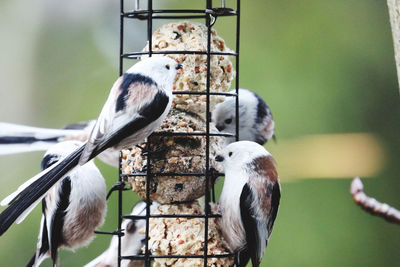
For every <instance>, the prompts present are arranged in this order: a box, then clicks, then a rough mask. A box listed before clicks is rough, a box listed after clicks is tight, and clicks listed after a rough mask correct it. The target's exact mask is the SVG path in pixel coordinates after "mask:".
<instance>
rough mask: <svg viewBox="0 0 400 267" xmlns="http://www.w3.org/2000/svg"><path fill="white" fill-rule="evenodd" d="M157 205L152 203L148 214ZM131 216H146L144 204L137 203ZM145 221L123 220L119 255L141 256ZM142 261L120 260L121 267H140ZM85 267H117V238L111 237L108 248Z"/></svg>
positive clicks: (141, 202)
mask: <svg viewBox="0 0 400 267" xmlns="http://www.w3.org/2000/svg"><path fill="white" fill-rule="evenodd" d="M158 206H159V204H157V203H155V202H153V203H152V204H151V206H150V213H151V212H152V211H154V210H155V209H156V208H157V207H158ZM131 215H138V216H144V215H146V202H144V201H139V202H138V203H137V204H136V205H135V206H134V207H133V209H132V212H131ZM145 226H146V220H145V219H135V220H131V219H124V220H123V221H122V224H121V229H124V235H123V236H122V237H121V255H123V256H131V255H141V254H142V247H143V246H144V244H145ZM142 266H144V260H122V261H121V267H142ZM85 267H118V237H117V236H113V238H112V239H111V243H110V246H109V248H108V249H107V250H106V251H104V252H103V253H102V254H101V255H100V256H98V257H97V258H95V259H94V260H92V261H91V262H89V263H88V264H86V265H85Z"/></svg>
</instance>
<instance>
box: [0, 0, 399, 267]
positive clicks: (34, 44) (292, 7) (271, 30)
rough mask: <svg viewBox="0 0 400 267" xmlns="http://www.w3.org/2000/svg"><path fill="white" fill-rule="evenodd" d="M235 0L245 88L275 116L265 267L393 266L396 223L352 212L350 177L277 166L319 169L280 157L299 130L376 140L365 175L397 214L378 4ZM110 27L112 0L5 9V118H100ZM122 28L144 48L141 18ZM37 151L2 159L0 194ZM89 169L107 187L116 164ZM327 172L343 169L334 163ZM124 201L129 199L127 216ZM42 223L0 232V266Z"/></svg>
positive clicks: (388, 44) (67, 255)
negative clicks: (373, 163)
mask: <svg viewBox="0 0 400 267" xmlns="http://www.w3.org/2000/svg"><path fill="white" fill-rule="evenodd" d="M133 2H134V1H131V2H130V4H128V7H129V6H132V5H133V4H132V3H133ZM160 2H162V5H161V4H160ZM203 2H205V1H183V0H180V1H178V0H176V1H170V0H169V1H154V7H155V8H161V7H163V8H164V7H170V8H174V7H175V8H176V7H190V8H203V7H204V5H205V4H204V3H203ZM214 2H215V4H216V5H217V4H219V1H214ZM227 2H228V4H232V2H231V1H227ZM242 2H243V3H242V13H241V14H242V16H241V47H240V86H242V87H247V88H251V89H253V90H255V91H256V92H258V93H259V94H260V95H261V96H262V97H263V98H264V99H266V100H267V102H268V104H269V105H270V107H271V109H272V110H273V114H274V118H275V121H276V134H277V137H278V142H277V143H269V144H268V145H267V148H268V149H269V150H271V151H272V152H273V154H274V155H276V158H277V161H278V168H279V172H280V173H284V174H285V175H283V176H281V180H282V200H281V207H280V211H279V215H278V218H277V221H276V223H275V228H274V233H273V235H272V238H271V242H270V244H269V246H268V248H267V251H266V254H265V256H264V260H263V266H398V265H399V262H400V253H398V251H399V247H400V227H399V226H397V225H393V224H389V223H387V222H385V221H384V220H382V219H380V218H377V217H373V216H370V215H369V214H367V213H365V212H364V211H362V210H361V209H360V208H358V207H357V206H355V205H354V204H353V202H352V198H351V196H350V194H349V185H350V180H349V179H335V173H336V172H332V175H322V174H321V177H320V178H318V177H313V178H314V179H307V178H310V177H311V175H310V177H307V175H297V174H296V172H297V171H288V170H291V164H287V162H286V163H285V159H287V158H288V157H291V156H293V155H295V159H294V161H293V162H296V160H297V158H298V160H299V161H301V162H306V163H307V165H308V168H311V169H312V168H313V167H316V164H317V163H315V162H313V161H312V160H310V159H309V158H308V157H306V155H303V154H302V153H301V151H300V152H299V151H297V152H296V153H294V152H293V153H292V151H291V149H290V148H291V147H290V146H289V148H288V149H285V151H282V147H283V146H285V144H287V142H288V140H289V141H290V140H300V141H298V142H300V144H301V140H302V139H301V137H303V136H314V135H316V134H326V135H327V136H329V134H343V133H365V134H371V136H373V137H374V140H375V141H376V142H377V143H378V144H379V147H380V151H381V154H382V157H383V159H384V160H382V164H380V165H379V168H376V169H375V171H373V172H370V174H369V175H368V176H369V177H368V178H371V179H364V184H365V187H366V192H367V193H368V194H370V195H373V196H374V197H376V198H377V199H379V200H381V201H384V202H387V203H390V204H392V205H394V206H396V207H400V197H399V191H400V179H399V178H400V167H399V166H400V165H399V159H400V142H399V133H400V123H399V118H400V105H399V92H398V85H397V78H396V71H395V63H394V56H393V45H392V37H391V30H390V24H389V17H388V10H387V7H386V2H385V1H376V0H364V1H356V0H334V1H318V0H304V1H295V0H269V1H262V0H258V1H255V0H253V1H242ZM163 22H165V21H163ZM118 23H119V4H118V2H117V1H106V0H96V1H94V0H91V1H90V0H88V1H84V2H81V1H77V0H71V1H67V2H66V1H64V2H55V1H50V0H40V1H27V0H3V1H1V2H0V36H1V42H0V58H1V60H0V81H1V89H0V94H1V95H0V96H1V97H0V101H1V112H0V116H1V117H0V121H6V122H14V123H24V124H28V125H34V126H42V127H61V126H63V125H65V124H67V123H70V122H76V121H83V120H88V119H92V118H95V117H96V116H97V115H98V113H99V111H100V109H101V107H102V105H103V103H104V102H105V99H106V97H107V95H108V92H109V88H110V87H111V85H112V84H113V82H114V80H115V79H116V78H117V75H118V53H119V50H118V46H119V36H118V33H119V24H118ZM233 23H234V20H233V19H229V18H227V19H219V20H218V21H217V23H216V25H215V27H216V29H217V30H218V33H219V34H220V35H221V36H222V37H223V38H224V39H225V40H226V41H227V44H228V46H229V47H231V48H234V38H235V35H234V34H235V30H234V24H233ZM128 25H129V26H128ZM128 25H127V32H126V34H127V43H126V47H128V48H129V49H130V50H133V49H136V50H139V49H141V48H142V47H143V46H144V45H145V36H146V35H145V32H144V31H145V23H133V22H129V24H128ZM158 25H160V23H157V24H156V25H155V27H154V29H155V28H156V27H157V26H158ZM128 30H129V31H128ZM127 51H129V50H127ZM132 63H133V62H132ZM128 65H129V64H128ZM339 146H340V145H339ZM343 146H346V144H343ZM286 147H287V146H286ZM306 149H308V148H306ZM343 149H346V147H344V148H343ZM41 156H42V153H30V154H24V155H12V156H7V157H2V158H1V159H0V168H1V183H2V186H1V187H0V198H3V197H5V196H6V195H8V194H9V193H10V192H12V191H13V190H14V189H15V188H16V187H17V186H18V185H19V184H21V183H22V182H23V181H24V180H25V179H27V178H28V177H31V176H33V175H34V174H35V173H37V172H38V171H39V161H40V159H41ZM335 158H338V159H340V158H346V155H345V153H344V154H341V153H337V154H336V155H335ZM97 162H98V166H99V167H100V168H101V170H102V172H103V174H104V176H105V178H106V179H107V184H108V186H111V185H112V184H113V183H114V182H115V181H116V179H117V170H115V169H113V168H111V167H108V166H106V165H104V164H102V163H101V162H99V161H97ZM280 162H282V163H281V164H280ZM332 162H333V161H332ZM328 164H329V162H328ZM332 164H336V165H333V166H331V167H332V168H333V169H338V170H340V168H341V164H337V163H334V162H333V163H332ZM368 164H370V163H368ZM304 168H305V167H304ZM306 173H307V172H306ZM354 175H356V174H354ZM350 176H351V175H348V177H340V178H351V177H350ZM293 177H296V179H293ZM327 177H329V178H330V179H326V178H327ZM337 178H339V175H338V177H337ZM132 195H133V194H125V198H124V199H125V201H126V203H129V204H126V205H124V211H125V212H128V211H129V210H130V208H131V204H130V203H133V201H134V196H132ZM135 199H136V198H135ZM116 207H117V206H116V197H115V196H114V197H112V198H111V200H110V201H109V203H108V215H107V219H106V223H105V225H104V226H103V227H102V228H101V229H102V230H113V229H114V228H115V227H116V219H117V218H116V215H117V209H116ZM40 216H41V214H40V208H39V207H38V208H36V209H35V211H34V212H33V213H32V214H31V216H29V217H28V218H27V219H26V220H25V221H24V222H23V223H22V224H21V225H13V226H12V227H11V228H10V230H9V231H8V232H7V233H6V234H4V236H2V237H1V238H0V266H24V265H25V264H26V263H27V262H28V260H29V259H30V257H31V255H32V254H33V252H34V250H35V246H36V241H37V234H38V228H39V222H40ZM108 244H109V237H108V236H97V237H96V239H95V240H94V242H92V243H91V244H90V245H89V246H88V247H87V248H83V249H79V250H78V251H77V252H75V253H72V252H69V251H63V252H61V254H60V258H61V266H82V265H84V264H85V263H87V262H89V261H90V260H91V259H93V258H95V257H96V256H97V255H99V254H100V253H101V252H102V251H104V249H105V248H106V247H108ZM50 262H51V261H50V260H47V261H46V262H45V263H44V264H43V266H51V264H50Z"/></svg>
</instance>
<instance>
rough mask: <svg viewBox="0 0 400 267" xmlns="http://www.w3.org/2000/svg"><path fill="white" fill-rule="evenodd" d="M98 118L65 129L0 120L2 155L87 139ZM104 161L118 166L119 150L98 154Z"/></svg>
mask: <svg viewBox="0 0 400 267" xmlns="http://www.w3.org/2000/svg"><path fill="white" fill-rule="evenodd" d="M95 123H96V120H91V121H87V122H80V123H74V124H70V125H67V126H65V127H64V128H63V129H49V128H40V127H31V126H26V125H20V124H14V123H7V122H0V155H9V154H15V153H24V152H31V151H46V150H47V149H49V148H50V147H52V146H54V145H55V144H57V143H59V142H62V141H66V140H78V141H82V142H85V141H87V139H88V137H89V135H90V133H91V131H92V129H93V126H94V125H95ZM97 157H98V158H99V159H100V160H101V161H103V162H104V163H106V164H108V165H110V166H112V167H115V168H118V166H119V151H118V150H116V149H113V148H108V149H107V150H105V151H104V152H103V153H100V154H99V155H98V156H97Z"/></svg>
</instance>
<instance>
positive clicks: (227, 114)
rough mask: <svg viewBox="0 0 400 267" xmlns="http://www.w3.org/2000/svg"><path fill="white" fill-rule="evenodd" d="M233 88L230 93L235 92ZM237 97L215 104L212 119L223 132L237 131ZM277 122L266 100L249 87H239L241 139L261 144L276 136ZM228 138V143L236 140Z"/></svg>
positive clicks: (233, 132)
mask: <svg viewBox="0 0 400 267" xmlns="http://www.w3.org/2000/svg"><path fill="white" fill-rule="evenodd" d="M234 92H235V91H234V90H232V91H230V93H234ZM235 107H236V98H234V97H227V98H226V100H225V101H224V102H222V103H219V104H218V105H216V106H215V109H214V110H213V112H212V121H213V122H214V123H215V125H216V127H217V129H218V130H219V131H221V132H227V133H231V134H235V133H236V120H235V118H236V109H235ZM274 127H275V122H274V120H273V117H272V113H271V110H270V109H269V107H268V105H267V104H266V103H265V101H264V100H262V98H261V97H260V96H258V95H257V94H256V93H254V92H252V91H250V90H248V89H239V140H240V141H245V140H247V141H253V142H256V143H259V144H260V145H263V144H265V143H266V142H267V141H268V140H269V139H271V138H273V137H274V129H275V128H274ZM234 141H235V139H234V138H228V143H231V142H234Z"/></svg>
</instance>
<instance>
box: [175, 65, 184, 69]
mask: <svg viewBox="0 0 400 267" xmlns="http://www.w3.org/2000/svg"><path fill="white" fill-rule="evenodd" d="M182 68H183V66H182V64H178V65H176V67H175V69H177V70H180V69H182Z"/></svg>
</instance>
